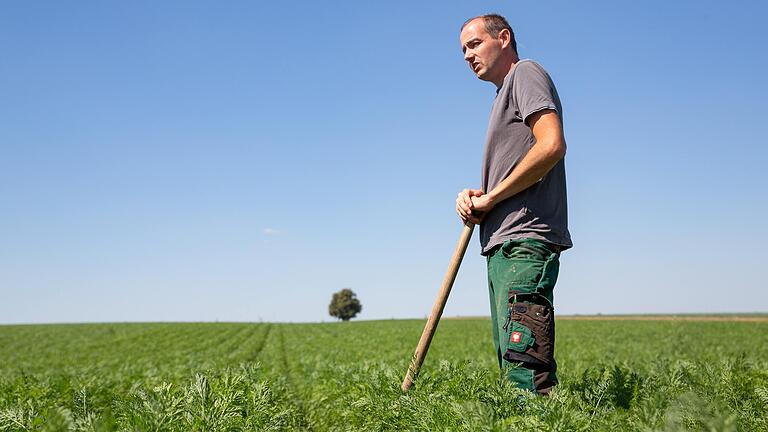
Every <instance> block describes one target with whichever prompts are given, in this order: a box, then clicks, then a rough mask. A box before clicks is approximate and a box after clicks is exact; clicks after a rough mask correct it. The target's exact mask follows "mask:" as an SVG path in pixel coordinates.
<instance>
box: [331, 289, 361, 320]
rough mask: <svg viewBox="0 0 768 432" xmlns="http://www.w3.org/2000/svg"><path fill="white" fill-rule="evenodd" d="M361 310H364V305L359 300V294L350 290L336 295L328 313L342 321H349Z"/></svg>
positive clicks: (332, 299) (343, 290) (344, 290)
mask: <svg viewBox="0 0 768 432" xmlns="http://www.w3.org/2000/svg"><path fill="white" fill-rule="evenodd" d="M361 310H363V305H362V304H361V303H360V300H358V299H357V294H355V292H354V291H352V290H351V289H349V288H344V289H342V290H341V291H339V292H337V293H334V294H333V297H332V298H331V304H330V305H328V313H329V314H331V316H332V317H335V318H338V319H340V320H342V321H349V320H350V318H354V317H355V316H356V315H357V314H358V313H360V311H361Z"/></svg>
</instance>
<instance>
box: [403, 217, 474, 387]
mask: <svg viewBox="0 0 768 432" xmlns="http://www.w3.org/2000/svg"><path fill="white" fill-rule="evenodd" d="M474 229H475V224H473V223H472V222H466V223H465V224H464V230H463V231H462V232H461V236H460V237H459V243H458V244H457V245H456V250H455V251H453V256H452V257H451V263H450V264H449V265H448V272H447V273H446V274H445V278H444V279H443V285H442V286H441V287H440V293H438V295H437V298H436V299H435V305H434V306H432V313H431V314H429V319H428V320H427V325H426V326H425V327H424V331H423V332H422V333H421V339H419V344H418V345H417V346H416V353H414V354H413V358H412V359H411V364H410V366H408V371H407V372H406V373H405V379H404V380H403V386H402V389H403V392H407V391H408V389H410V388H411V385H412V384H413V381H414V380H415V379H416V377H417V376H418V375H419V369H420V368H421V364H422V363H423V362H424V359H425V358H426V357H427V350H429V344H430V343H431V342H432V336H434V335H435V330H436V329H437V324H438V323H439V322H440V317H441V316H442V315H443V309H445V302H446V301H448V295H449V294H451V288H452V287H453V281H455V280H456V274H457V273H458V272H459V266H460V265H461V260H462V259H463V258H464V252H466V251H467V245H468V244H469V240H470V239H471V238H472V231H473V230H474Z"/></svg>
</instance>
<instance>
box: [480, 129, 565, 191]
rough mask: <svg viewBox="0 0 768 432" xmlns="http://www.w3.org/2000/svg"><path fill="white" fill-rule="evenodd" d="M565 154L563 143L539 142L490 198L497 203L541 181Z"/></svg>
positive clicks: (494, 189)
mask: <svg viewBox="0 0 768 432" xmlns="http://www.w3.org/2000/svg"><path fill="white" fill-rule="evenodd" d="M563 156H565V145H564V144H563V143H552V142H541V143H539V142H537V143H536V144H534V146H533V147H531V149H530V150H529V151H528V153H527V154H526V155H525V157H523V160H521V161H520V163H519V164H517V166H516V167H515V169H513V170H512V172H511V173H509V175H508V176H507V178H505V179H504V180H502V182H501V183H499V184H498V185H497V186H496V187H495V188H493V190H492V191H490V192H488V195H489V196H488V198H489V199H490V201H491V202H492V203H493V204H494V205H495V204H497V203H499V202H501V201H504V200H505V199H507V198H509V197H511V196H514V195H517V194H518V193H520V192H522V191H524V190H526V189H528V188H529V187H531V186H533V185H534V184H536V183H537V182H539V181H540V180H541V179H542V178H543V177H544V176H545V175H547V173H548V172H549V170H551V169H552V167H554V166H555V165H556V164H557V162H559V161H560V159H562V158H563Z"/></svg>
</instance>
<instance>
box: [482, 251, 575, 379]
mask: <svg viewBox="0 0 768 432" xmlns="http://www.w3.org/2000/svg"><path fill="white" fill-rule="evenodd" d="M559 269H560V247H559V246H557V245H553V244H550V243H546V242H543V241H539V240H534V239H522V240H508V241H506V242H504V243H503V244H501V245H499V246H497V247H496V248H494V249H492V250H491V253H490V254H489V255H488V290H489V294H490V300H491V321H492V323H493V341H494V345H495V347H496V355H497V356H498V360H499V367H500V368H501V370H502V371H503V373H504V374H505V375H506V377H507V379H508V380H509V381H511V382H512V383H513V384H515V385H516V386H517V387H520V388H523V389H527V390H530V391H532V392H534V393H541V394H547V393H549V391H550V390H551V388H552V387H553V386H554V385H556V384H557V376H556V375H555V371H556V369H557V365H556V363H555V359H554V343H555V338H554V331H555V329H554V325H555V323H554V309H553V308H552V305H553V290H554V288H555V282H556V281H557V275H558V272H559ZM513 306H514V307H513ZM521 311H522V312H523V313H520V312H521ZM521 359H522V360H521ZM526 360H530V361H526Z"/></svg>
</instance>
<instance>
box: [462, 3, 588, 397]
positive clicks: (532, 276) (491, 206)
mask: <svg viewBox="0 0 768 432" xmlns="http://www.w3.org/2000/svg"><path fill="white" fill-rule="evenodd" d="M460 41H461V47H462V51H463V52H464V59H465V60H466V61H467V63H469V67H470V68H471V69H472V71H473V72H474V73H475V74H476V75H477V77H478V78H480V79H481V80H484V81H490V82H492V83H493V84H495V85H496V89H497V90H496V99H495V101H494V103H493V108H492V110H491V118H490V121H489V124H488V135H487V138H486V143H485V150H484V156H483V165H482V183H481V188H480V189H464V190H463V191H461V192H460V193H459V196H458V198H457V199H456V212H457V213H458V214H459V217H461V219H462V220H463V221H465V222H467V221H469V222H472V223H475V224H479V225H480V244H481V246H482V252H481V253H482V254H483V255H485V256H486V257H487V262H488V288H489V293H490V300H491V319H492V322H493V339H494V344H495V347H496V354H497V356H498V360H499V367H500V368H502V370H503V371H504V372H505V374H506V376H507V378H508V379H509V380H510V381H511V382H513V383H514V384H515V385H517V386H518V387H521V388H525V389H528V390H530V391H532V392H535V393H539V394H547V393H549V392H550V390H551V389H552V387H553V386H554V385H556V384H557V377H556V375H555V370H556V369H557V364H556V363H555V358H554V343H555V321H554V308H553V294H552V293H553V289H554V287H555V282H556V280H557V275H558V270H559V265H560V252H561V251H563V250H565V249H568V248H570V247H571V246H573V244H572V242H571V236H570V234H569V232H568V214H567V205H566V188H565V164H564V159H563V158H564V156H565V138H564V137H563V128H562V112H563V111H562V107H561V106H560V99H559V97H558V95H557V90H556V89H555V86H554V84H553V83H552V80H551V79H550V77H549V75H548V74H547V72H546V71H544V69H543V68H542V67H541V66H540V65H538V64H537V63H535V62H533V61H531V60H520V59H519V58H518V54H517V45H516V42H515V35H514V33H513V31H512V28H511V27H510V26H509V23H507V20H506V19H504V17H502V16H499V15H495V14H491V15H483V16H479V17H475V18H472V19H470V20H468V21H467V22H465V23H464V25H463V26H462V28H461V35H460Z"/></svg>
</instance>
